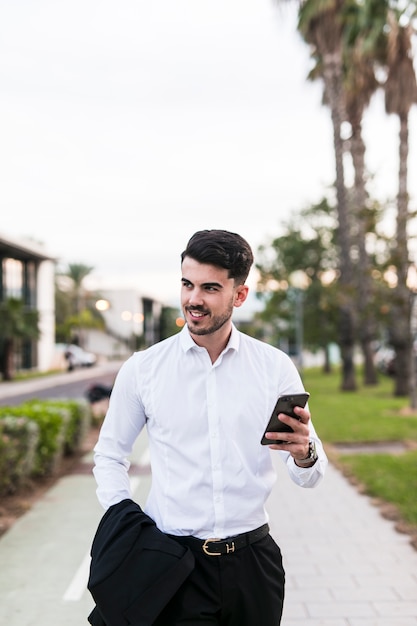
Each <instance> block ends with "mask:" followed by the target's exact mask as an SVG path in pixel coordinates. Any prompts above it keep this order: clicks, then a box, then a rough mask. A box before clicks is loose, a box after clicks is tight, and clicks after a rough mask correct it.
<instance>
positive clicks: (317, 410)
mask: <svg viewBox="0 0 417 626" xmlns="http://www.w3.org/2000/svg"><path fill="white" fill-rule="evenodd" d="M303 380H304V384H305V387H306V389H307V391H309V392H310V394H311V398H310V401H309V406H310V410H311V413H312V417H313V421H314V425H315V427H316V429H317V431H318V434H319V436H320V438H321V439H322V441H323V442H324V445H325V446H326V443H327V444H338V443H346V444H355V443H370V442H371V443H377V442H391V441H392V442H403V443H405V444H406V446H407V448H408V450H407V451H406V452H404V453H402V454H390V453H379V452H375V454H369V453H366V454H363V453H359V452H358V453H350V454H339V453H338V452H337V448H336V452H334V449H333V447H332V446H329V447H331V448H332V456H333V455H336V456H335V460H336V461H337V464H338V465H339V466H340V467H342V469H343V470H344V471H345V472H346V473H348V474H349V475H351V476H354V477H356V478H357V480H358V481H359V482H360V483H362V484H363V485H364V486H365V489H366V492H367V493H368V494H369V495H371V496H375V497H377V498H379V499H381V500H383V501H385V502H389V503H391V504H394V505H395V506H396V508H397V510H398V511H399V512H400V514H401V517H402V518H403V519H404V520H405V521H406V522H407V523H409V524H411V525H413V526H414V527H415V528H416V531H417V413H415V414H412V413H411V412H410V411H409V410H408V407H409V400H408V399H407V398H394V396H393V381H392V380H391V379H389V378H386V377H383V376H381V379H380V383H379V384H378V385H377V386H375V387H365V386H363V384H362V382H361V381H359V377H358V384H359V389H358V391H355V392H346V391H340V380H341V378H340V373H339V372H337V371H335V372H334V373H332V374H330V375H326V374H323V373H322V372H321V371H320V370H318V369H311V370H306V371H305V372H303Z"/></svg>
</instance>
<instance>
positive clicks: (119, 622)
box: [87, 500, 194, 626]
mask: <svg viewBox="0 0 417 626" xmlns="http://www.w3.org/2000/svg"><path fill="white" fill-rule="evenodd" d="M193 568H194V557H193V555H192V553H191V551H190V550H189V548H186V547H185V546H182V545H180V544H179V543H177V542H176V541H175V540H174V539H171V538H170V537H167V536H166V535H164V533H162V532H161V531H160V530H159V529H158V528H157V527H156V525H155V522H154V521H153V520H152V519H151V518H150V517H149V516H148V515H146V514H145V513H144V512H143V511H142V509H141V508H140V506H139V505H138V504H136V503H135V502H133V500H123V501H122V502H119V503H118V504H115V505H114V506H112V507H110V508H109V509H108V510H107V511H106V513H105V514H104V515H103V517H102V519H101V521H100V524H99V525H98V528H97V531H96V534H95V536H94V540H93V544H92V547H91V566H90V576H89V579H88V585H87V587H88V589H89V591H90V593H91V595H92V596H93V599H94V601H95V603H96V607H95V608H94V609H93V611H92V612H91V614H90V615H89V617H88V621H89V622H90V624H92V625H93V626H127V625H128V624H129V625H131V626H150V625H151V624H153V623H154V621H155V619H156V618H157V617H158V615H159V613H160V612H161V611H162V609H163V608H164V606H165V605H166V604H167V603H168V601H169V600H170V599H171V598H172V596H173V595H174V594H175V592H176V591H177V590H178V588H179V587H180V586H181V585H182V583H183V582H184V581H185V579H186V578H187V576H188V575H189V574H190V572H191V571H192V569H193Z"/></svg>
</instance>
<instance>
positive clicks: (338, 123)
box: [323, 50, 357, 391]
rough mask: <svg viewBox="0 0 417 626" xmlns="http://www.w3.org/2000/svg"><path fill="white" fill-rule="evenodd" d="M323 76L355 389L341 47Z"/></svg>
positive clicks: (344, 349) (347, 371)
mask: <svg viewBox="0 0 417 626" xmlns="http://www.w3.org/2000/svg"><path fill="white" fill-rule="evenodd" d="M323 79H324V83H325V90H326V96H327V100H328V102H329V106H330V111H331V118H332V124H333V143H334V152H335V163H336V198H337V215H338V226H339V229H338V233H339V241H338V244H339V251H340V266H339V270H340V292H341V298H340V305H339V345H340V351H341V359H342V382H341V389H342V390H344V391H354V390H355V389H356V388H357V386H356V377H355V368H354V361H353V351H354V343H355V331H354V329H355V319H354V305H353V298H352V294H353V268H352V261H351V257H350V247H351V245H350V244H351V242H350V220H349V207H348V201H347V194H346V186H345V175H344V165H343V153H344V148H343V140H342V136H341V127H342V122H343V120H344V119H345V115H344V113H343V101H342V96H341V94H342V93H343V86H342V55H341V51H340V50H338V51H336V52H334V53H332V54H330V53H328V54H325V55H324V57H323Z"/></svg>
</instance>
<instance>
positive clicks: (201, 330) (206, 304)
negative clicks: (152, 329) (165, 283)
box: [181, 257, 248, 335]
mask: <svg viewBox="0 0 417 626" xmlns="http://www.w3.org/2000/svg"><path fill="white" fill-rule="evenodd" d="M181 282H182V288H181V306H182V310H183V313H184V317H185V321H186V322H187V325H188V329H189V331H190V332H191V333H192V334H194V335H211V334H214V333H215V332H216V331H218V330H220V329H222V328H224V327H225V326H228V325H230V322H231V317H232V313H233V308H234V307H239V306H241V304H243V302H244V301H245V300H246V297H247V293H248V288H247V287H246V286H245V285H237V286H236V285H235V281H234V279H233V278H229V277H228V271H227V270H225V269H223V268H221V267H216V266H214V265H207V264H205V263H198V261H195V260H194V259H191V258H190V257H185V259H184V261H183V263H182V279H181Z"/></svg>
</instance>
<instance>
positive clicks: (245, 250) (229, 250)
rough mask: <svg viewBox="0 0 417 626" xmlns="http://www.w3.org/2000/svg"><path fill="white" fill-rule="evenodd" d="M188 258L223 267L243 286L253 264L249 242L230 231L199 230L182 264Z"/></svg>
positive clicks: (189, 245) (189, 243)
mask: <svg viewBox="0 0 417 626" xmlns="http://www.w3.org/2000/svg"><path fill="white" fill-rule="evenodd" d="M186 256H189V257H191V258H192V259H194V260H195V261H198V262H199V263H207V264H209V265H216V266H217V267H223V268H224V269H226V270H228V271H229V278H233V279H234V280H235V283H236V284H238V285H240V284H242V285H243V283H244V282H245V280H246V279H247V277H248V274H249V270H250V268H251V265H252V263H253V254H252V250H251V247H250V245H249V244H248V242H247V241H246V240H245V239H243V237H241V236H240V235H237V234H236V233H231V232H229V231H228V230H199V231H198V232H196V233H194V235H193V236H192V237H191V239H190V240H189V242H188V243H187V247H186V249H185V250H184V252H183V253H182V254H181V262H182V261H183V260H184V259H185V257H186Z"/></svg>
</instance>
